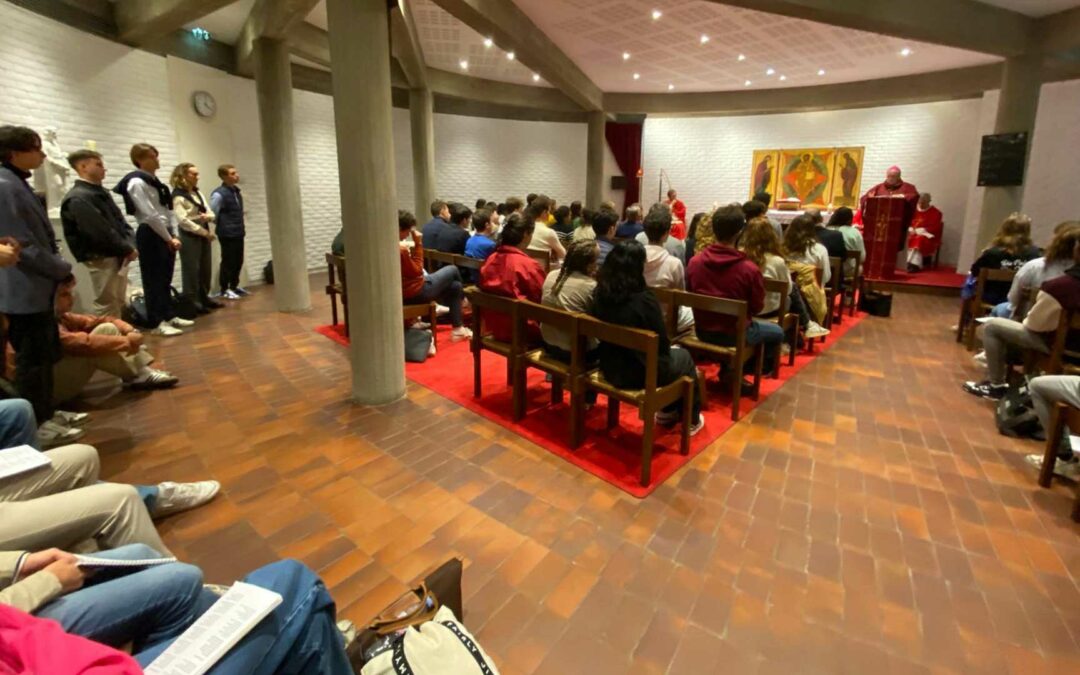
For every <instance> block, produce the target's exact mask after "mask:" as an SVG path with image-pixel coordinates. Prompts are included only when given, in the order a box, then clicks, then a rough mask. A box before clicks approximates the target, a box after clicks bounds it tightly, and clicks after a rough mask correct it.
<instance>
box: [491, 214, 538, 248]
mask: <svg viewBox="0 0 1080 675" xmlns="http://www.w3.org/2000/svg"><path fill="white" fill-rule="evenodd" d="M535 229H536V223H534V222H533V220H532V219H531V218H522V216H521V214H520V213H511V214H510V216H509V217H508V218H507V219H506V222H505V223H503V229H502V232H501V233H499V246H520V245H521V242H523V241H525V238H526V237H528V236H529V235H531V234H532V233H533V230H535Z"/></svg>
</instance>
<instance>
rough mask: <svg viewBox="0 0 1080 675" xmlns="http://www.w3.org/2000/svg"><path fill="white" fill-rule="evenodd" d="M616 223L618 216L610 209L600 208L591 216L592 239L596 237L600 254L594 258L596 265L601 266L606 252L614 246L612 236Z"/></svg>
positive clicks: (609, 251) (613, 235)
mask: <svg viewBox="0 0 1080 675" xmlns="http://www.w3.org/2000/svg"><path fill="white" fill-rule="evenodd" d="M618 223H619V216H618V214H616V213H615V212H614V211H612V210H611V209H600V210H599V211H598V212H597V214H596V216H595V217H594V218H593V224H592V229H593V235H594V239H596V245H597V246H598V247H599V249H600V254H599V256H598V257H597V259H596V264H597V265H600V266H603V264H604V260H606V259H607V255H608V253H611V249H613V248H615V241H614V237H615V229H616V227H617V226H618Z"/></svg>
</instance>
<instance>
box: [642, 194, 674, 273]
mask: <svg viewBox="0 0 1080 675" xmlns="http://www.w3.org/2000/svg"><path fill="white" fill-rule="evenodd" d="M655 213H660V214H667V220H668V222H670V223H671V227H669V228H668V234H667V236H666V237H664V243H663V244H662V246H663V247H664V250H666V251H667V252H668V253H669V254H670V255H671V257H673V258H675V259H676V260H678V261H679V262H680V263H682V264H683V265H684V266H685V265H686V242H685V241H683V240H682V239H676V238H675V237H673V236H671V228H672V227H675V220H674V218H673V217H672V215H671V209H670V208H668V207H667V206H665V205H664V204H653V206H652V208H651V209H649V215H648V216H645V229H644V230H643V231H642V232H641V234H639V235H638V236H636V237H634V240H635V241H637V243H639V244H641V245H642V246H644V247H645V249H646V252H648V248H649V243H650V239H649V217H651V216H652V215H653V214H655Z"/></svg>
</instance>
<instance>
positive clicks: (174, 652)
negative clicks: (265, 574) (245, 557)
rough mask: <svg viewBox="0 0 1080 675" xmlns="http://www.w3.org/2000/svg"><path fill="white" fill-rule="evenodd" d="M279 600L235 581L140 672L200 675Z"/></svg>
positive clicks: (161, 674) (249, 585)
mask: <svg viewBox="0 0 1080 675" xmlns="http://www.w3.org/2000/svg"><path fill="white" fill-rule="evenodd" d="M281 601H282V598H281V596H280V595H278V594H277V593H274V592H273V591H268V590H266V589H265V588H260V587H259V586H253V585H251V584H245V583H243V582H240V581H238V582H236V583H235V584H233V586H232V588H230V589H229V592H228V593H226V594H225V595H223V596H221V597H220V598H218V601H217V602H215V603H214V606H213V607H211V608H210V609H209V610H207V612H206V613H205V614H203V615H202V616H200V617H199V618H198V619H197V620H196V621H195V623H193V624H191V626H190V627H189V628H188V629H187V630H186V631H184V632H183V634H181V635H180V637H178V638H176V641H175V642H173V643H172V644H171V645H169V648H168V649H166V650H165V651H164V652H162V653H161V656H159V657H157V658H156V659H154V661H153V663H151V664H150V665H149V666H147V667H146V669H145V671H144V672H145V673H146V675H202V674H203V673H205V672H206V671H208V670H210V668H211V667H213V665H214V664H215V663H217V662H218V661H219V660H220V659H221V657H223V656H225V654H226V653H228V651H229V650H230V649H232V647H233V645H235V644H236V643H237V642H239V641H240V640H241V639H242V638H243V637H244V636H245V635H247V634H248V633H250V632H251V630H252V629H253V628H255V626H257V625H258V624H259V622H260V621H262V620H263V619H264V618H265V617H266V616H267V615H268V614H270V612H272V611H273V610H274V608H275V607H277V606H278V605H280V604H281Z"/></svg>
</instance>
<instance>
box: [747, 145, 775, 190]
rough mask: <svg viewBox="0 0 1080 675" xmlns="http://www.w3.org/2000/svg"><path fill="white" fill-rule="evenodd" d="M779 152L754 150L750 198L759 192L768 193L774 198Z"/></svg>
mask: <svg viewBox="0 0 1080 675" xmlns="http://www.w3.org/2000/svg"><path fill="white" fill-rule="evenodd" d="M779 157H780V151H779V150H755V151H754V161H753V163H752V164H751V173H750V197H753V196H754V195H756V194H757V193H759V192H762V191H764V192H768V193H769V194H770V195H773V196H774V197H775V196H776V177H777V176H778V175H779V172H778V171H777V162H778V160H779Z"/></svg>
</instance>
